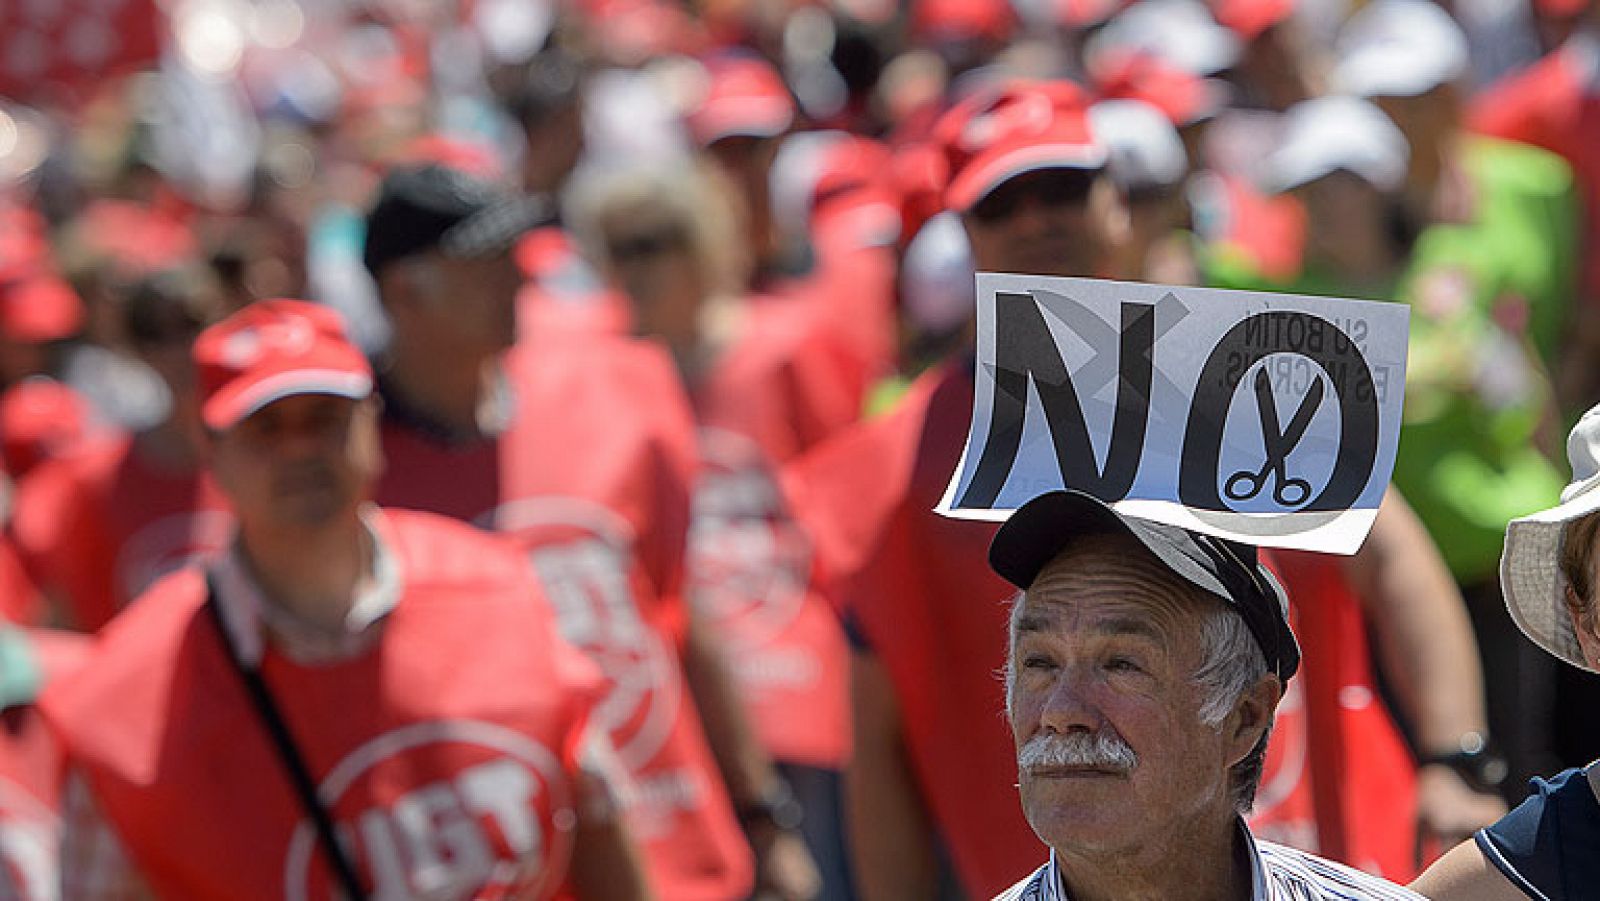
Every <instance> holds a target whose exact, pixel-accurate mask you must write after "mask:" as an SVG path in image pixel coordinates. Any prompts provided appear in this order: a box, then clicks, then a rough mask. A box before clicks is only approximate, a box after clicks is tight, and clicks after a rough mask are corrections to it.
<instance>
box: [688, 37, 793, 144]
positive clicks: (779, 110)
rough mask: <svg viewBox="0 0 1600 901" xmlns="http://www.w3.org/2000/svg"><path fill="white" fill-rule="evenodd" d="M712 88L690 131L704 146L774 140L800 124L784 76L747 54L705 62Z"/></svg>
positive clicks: (695, 111) (708, 84) (694, 112)
mask: <svg viewBox="0 0 1600 901" xmlns="http://www.w3.org/2000/svg"><path fill="white" fill-rule="evenodd" d="M704 65H705V72H706V86H705V94H704V95H703V96H702V97H701V98H700V102H699V103H697V104H695V106H694V109H693V110H691V111H690V112H689V116H688V126H689V132H690V134H692V135H693V136H694V140H695V142H696V143H698V144H699V145H700V146H701V147H709V146H710V145H712V144H714V143H716V142H717V141H720V140H722V139H723V138H738V137H744V138H773V137H777V136H778V135H781V134H783V133H784V132H786V131H788V130H789V126H790V125H793V124H794V116H795V106H794V98H793V97H792V96H790V94H789V89H788V87H786V86H785V85H784V83H783V79H782V78H781V77H779V75H778V71H777V70H776V69H774V68H773V67H772V66H771V65H770V64H768V63H767V62H766V60H763V59H761V58H759V57H756V56H752V55H749V54H743V53H730V54H725V55H721V56H714V57H712V58H710V59H708V60H706V61H705V63H704Z"/></svg>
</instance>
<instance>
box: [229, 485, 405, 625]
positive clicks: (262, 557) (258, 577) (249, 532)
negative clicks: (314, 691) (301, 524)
mask: <svg viewBox="0 0 1600 901" xmlns="http://www.w3.org/2000/svg"><path fill="white" fill-rule="evenodd" d="M373 554H374V549H373V547H372V536H371V534H370V533H369V532H368V531H367V526H366V523H364V522H362V520H361V517H360V516H359V515H358V514H356V513H354V512H352V513H351V514H350V515H348V516H342V517H339V518H338V519H337V520H336V521H334V522H332V523H330V524H328V525H326V526H321V527H315V528H299V529H265V528H250V527H249V526H247V525H245V524H242V523H241V525H240V534H239V555H240V558H241V560H242V561H243V563H244V565H245V567H246V568H247V570H248V571H249V573H250V577H251V578H252V579H253V580H254V581H255V583H256V585H257V586H258V587H260V589H261V592H262V594H263V595H265V596H266V598H267V599H268V600H269V601H271V602H272V603H273V604H275V605H277V606H279V607H281V608H282V609H284V610H285V611H287V612H289V613H291V614H293V615H294V616H295V617H296V618H297V619H300V620H302V621H304V622H306V623H308V624H311V625H314V626H317V627H319V628H323V629H326V630H327V631H329V632H335V631H337V630H339V629H341V628H343V626H344V623H345V620H346V618H347V617H348V615H349V613H350V608H351V607H352V606H354V604H355V601H356V597H357V596H358V595H359V594H360V591H361V588H362V587H363V585H364V584H366V582H367V581H368V580H369V579H370V578H371V576H372V560H373Z"/></svg>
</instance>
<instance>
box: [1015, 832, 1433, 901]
mask: <svg viewBox="0 0 1600 901" xmlns="http://www.w3.org/2000/svg"><path fill="white" fill-rule="evenodd" d="M1239 832H1240V834H1242V835H1243V836H1244V842H1245V847H1246V848H1247V849H1248V853H1249V855H1250V880H1251V890H1250V898H1251V901H1425V899H1423V897H1422V896H1421V895H1418V894H1417V893H1415V892H1413V891H1410V890H1409V889H1405V888H1401V887H1400V886H1398V885H1395V884H1394V883H1392V882H1389V881H1388V880H1386V879H1380V878H1379V877H1377V876H1372V875H1369V874H1367V873H1363V872H1361V871H1360V870H1356V869H1352V868H1350V867H1347V866H1345V865H1343V864H1338V863H1334V862H1333V861H1331V860H1323V859H1322V858H1320V857H1317V856H1316V855H1314V854H1307V853H1306V852H1304V851H1296V850H1295V849H1293V848H1289V847H1285V846H1283V845H1279V844H1274V843H1273V842H1268V841H1257V840H1256V838H1255V836H1253V835H1251V834H1250V829H1249V827H1247V826H1246V825H1245V824H1244V820H1242V819H1241V820H1240V821H1239ZM994 901H1072V899H1071V896H1069V895H1068V894H1067V889H1066V882H1065V881H1064V880H1063V879H1062V878H1061V871H1060V869H1059V868H1058V866H1057V862H1056V855H1055V853H1054V852H1051V854H1050V861H1049V862H1048V863H1046V864H1045V865H1044V866H1042V867H1040V868H1039V869H1037V870H1034V871H1033V873H1032V874H1030V875H1029V876H1028V878H1026V879H1024V880H1022V881H1021V882H1019V883H1017V884H1016V885H1013V886H1012V887H1011V888H1008V889H1006V890H1005V891H1003V892H1001V893H1000V894H998V895H996V896H995V899H994Z"/></svg>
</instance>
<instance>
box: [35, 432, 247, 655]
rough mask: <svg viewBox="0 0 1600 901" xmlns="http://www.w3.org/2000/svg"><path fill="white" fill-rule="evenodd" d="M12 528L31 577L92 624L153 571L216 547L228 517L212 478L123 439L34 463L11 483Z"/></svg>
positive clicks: (79, 624)
mask: <svg viewBox="0 0 1600 901" xmlns="http://www.w3.org/2000/svg"><path fill="white" fill-rule="evenodd" d="M12 530H13V533H14V534H15V536H16V540H17V546H18V550H19V551H20V552H21V553H22V557H23V562H24V563H25V564H26V565H27V566H28V569H29V571H30V572H31V573H32V574H33V577H34V580H35V582H36V583H37V584H38V585H39V586H40V587H41V588H43V589H45V590H46V592H47V593H48V594H52V595H54V596H56V597H59V598H60V599H61V601H62V602H63V603H65V605H66V607H67V609H66V611H65V612H66V614H67V616H68V617H69V619H70V620H71V623H72V625H73V626H74V627H76V628H78V629H81V630H83V631H86V632H93V631H95V630H97V629H99V628H100V627H101V626H103V625H105V623H106V622H107V621H108V620H110V619H111V617H113V616H115V615H116V613H117V611H118V610H121V609H122V608H123V607H124V606H126V605H127V603H128V602H129V601H130V600H132V599H133V598H134V597H135V596H136V595H138V594H139V593H140V592H142V591H144V590H145V589H146V588H148V587H149V586H150V585H152V584H153V583H154V582H155V581H156V580H157V579H159V578H160V577H161V576H163V575H166V574H167V573H169V572H172V571H173V570H175V569H177V568H179V567H181V566H183V565H184V564H186V563H188V562H190V561H192V560H194V559H196V558H198V557H200V556H202V555H204V554H208V553H211V552H212V551H215V550H217V549H219V548H221V547H222V546H223V544H224V543H226V542H227V541H228V539H229V537H230V536H231V535H232V532H233V518H232V516H231V515H230V514H229V513H228V512H227V508H226V504H225V501H224V500H223V499H222V496H221V494H220V493H219V492H218V491H217V490H216V488H215V487H214V486H213V485H212V484H211V480H210V478H208V477H205V476H203V475H202V474H201V473H199V472H193V473H177V474H175V473H171V472H167V471H163V470H159V469H156V468H154V467H152V466H151V465H150V464H149V463H148V462H147V461H146V460H145V459H144V458H143V457H142V456H141V455H140V454H139V453H138V452H137V450H136V449H135V446H134V444H133V442H132V441H131V440H126V441H119V442H115V443H113V444H110V445H108V446H96V447H94V448H92V449H90V450H86V451H85V452H84V453H82V454H77V455H74V456H71V457H63V458H59V459H55V460H50V461H48V462H46V463H44V464H42V465H40V466H39V467H38V468H37V469H35V470H34V471H33V472H32V473H31V474H30V475H29V477H28V479H27V481H25V482H24V483H23V485H22V487H21V489H20V490H19V491H18V494H17V503H16V510H15V512H14V514H13V518H12Z"/></svg>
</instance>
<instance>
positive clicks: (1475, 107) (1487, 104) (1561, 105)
mask: <svg viewBox="0 0 1600 901" xmlns="http://www.w3.org/2000/svg"><path fill="white" fill-rule="evenodd" d="M1597 86H1600V41H1597V40H1596V39H1595V38H1594V37H1592V36H1590V35H1587V34H1579V35H1577V36H1576V37H1574V38H1572V39H1571V40H1569V41H1567V42H1566V43H1565V44H1563V45H1562V46H1561V47H1560V48H1559V49H1557V50H1556V51H1554V52H1553V53H1550V54H1549V55H1547V56H1545V57H1544V58H1543V59H1541V60H1539V61H1538V62H1536V63H1534V64H1533V65H1531V66H1529V67H1528V68H1526V69H1523V70H1522V71H1520V72H1515V73H1513V74H1511V75H1509V76H1507V77H1506V78H1504V79H1502V80H1501V81H1499V82H1497V83H1496V84H1494V85H1491V86H1490V87H1489V88H1487V89H1485V90H1484V91H1483V92H1482V93H1480V94H1478V96H1477V97H1475V98H1474V99H1473V101H1472V105H1471V108H1470V109H1469V110H1468V117H1467V124H1468V127H1470V128H1471V129H1472V130H1473V131H1476V132H1480V133H1482V134H1486V135H1492V136H1494V137H1497V138H1504V139H1505V140H1508V141H1521V142H1522V143H1524V144H1532V145H1534V146H1536V147H1543V148H1544V149H1546V150H1548V151H1550V152H1551V153H1554V154H1556V155H1558V156H1560V157H1561V158H1563V159H1565V160H1566V161H1567V162H1568V163H1569V164H1570V165H1571V166H1572V171H1573V173H1574V174H1576V176H1577V178H1578V181H1579V183H1580V189H1581V190H1582V192H1583V199H1584V204H1583V205H1584V209H1585V211H1586V218H1587V229H1586V234H1587V239H1586V246H1587V249H1588V253H1586V254H1585V258H1586V260H1587V263H1586V265H1587V269H1586V271H1585V272H1584V279H1585V283H1586V284H1587V285H1588V286H1589V288H1590V290H1591V291H1593V290H1596V289H1600V253H1597V252H1596V250H1600V248H1597V246H1596V242H1597V241H1600V228H1597V227H1596V224H1597V220H1596V218H1595V217H1596V214H1597V211H1600V90H1596V87H1597Z"/></svg>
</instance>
